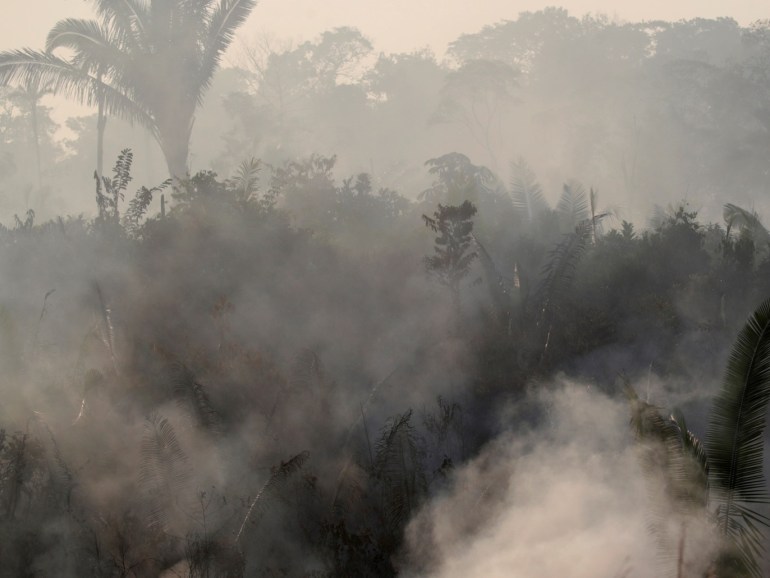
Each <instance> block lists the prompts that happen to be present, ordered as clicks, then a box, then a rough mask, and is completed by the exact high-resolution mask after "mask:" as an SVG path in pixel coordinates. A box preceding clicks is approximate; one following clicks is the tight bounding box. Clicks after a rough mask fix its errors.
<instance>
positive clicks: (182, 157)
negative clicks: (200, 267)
mask: <svg viewBox="0 0 770 578" xmlns="http://www.w3.org/2000/svg"><path fill="white" fill-rule="evenodd" d="M92 2H93V4H94V6H95V9H96V12H97V14H98V16H99V18H100V21H96V20H78V19H67V20H62V21H61V22H59V23H58V24H57V25H56V26H54V28H53V29H52V30H51V32H50V33H49V34H48V39H47V42H46V51H45V52H40V51H35V50H31V49H21V50H13V51H7V52H2V53H0V84H1V85H8V84H13V83H21V84H25V83H27V82H35V83H39V84H41V85H47V84H50V86H51V87H52V89H53V91H54V93H56V94H62V95H64V96H66V97H69V98H72V99H74V100H76V101H78V102H80V103H82V104H86V105H89V106H91V105H97V107H98V110H99V117H98V122H99V140H100V144H99V147H100V149H101V139H102V135H103V131H104V125H105V120H106V115H113V116H117V117H120V118H123V119H125V120H128V121H129V122H132V123H134V122H136V123H139V124H141V125H143V126H145V127H146V128H147V129H148V130H149V131H150V132H151V133H152V134H153V136H154V137H155V139H156V140H157V141H158V144H159V145H160V148H161V150H162V151H163V155H164V157H165V159H166V164H167V165H168V169H169V172H170V174H171V175H172V176H175V177H184V176H185V175H187V173H188V156H189V148H190V135H191V132H192V127H193V122H194V116H195V111H196V109H197V108H198V106H200V105H201V104H202V102H203V97H204V94H205V92H206V89H207V88H208V87H209V85H210V83H211V80H212V78H213V76H214V73H215V72H216V70H217V68H218V66H219V62H220V59H221V57H222V54H223V53H224V52H225V50H226V49H227V47H228V46H229V45H230V43H231V42H232V40H233V37H234V34H235V30H236V29H237V28H238V27H239V26H240V25H241V24H242V23H243V22H244V21H245V20H246V18H247V17H248V15H249V14H250V12H251V10H252V9H253V8H254V6H255V5H256V0H218V1H217V0H149V1H147V0H92ZM62 48H64V49H68V50H69V51H70V52H71V56H70V57H69V59H65V58H61V57H59V56H56V55H55V54H54V52H55V51H57V50H59V49H62ZM101 156H102V155H101V152H98V153H97V157H98V160H97V165H100V164H101V161H100V160H99V159H101ZM98 170H100V168H99V169H98Z"/></svg>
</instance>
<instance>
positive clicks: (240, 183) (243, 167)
mask: <svg viewBox="0 0 770 578" xmlns="http://www.w3.org/2000/svg"><path fill="white" fill-rule="evenodd" d="M261 170H262V163H261V162H260V161H259V159H256V158H254V157H251V158H250V159H247V160H244V161H242V162H241V164H240V165H239V166H238V170H237V171H236V172H235V176H234V177H233V178H232V184H233V186H234V187H235V189H236V190H237V191H238V193H239V195H241V198H242V199H243V200H248V199H249V198H251V196H252V195H253V194H254V193H256V192H257V190H258V188H259V173H260V171H261Z"/></svg>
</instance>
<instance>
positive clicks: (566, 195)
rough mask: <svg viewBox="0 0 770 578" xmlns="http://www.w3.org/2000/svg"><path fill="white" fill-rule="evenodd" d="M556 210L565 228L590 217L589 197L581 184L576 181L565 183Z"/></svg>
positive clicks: (568, 228)
mask: <svg viewBox="0 0 770 578" xmlns="http://www.w3.org/2000/svg"><path fill="white" fill-rule="evenodd" d="M556 211H557V212H558V213H559V220H560V221H561V223H562V226H563V227H564V228H565V229H567V230H570V229H572V228H574V227H575V226H576V225H578V223H581V222H582V221H585V220H586V219H588V218H590V217H591V214H590V212H589V199H588V196H587V195H586V191H585V189H584V188H583V185H581V184H580V183H578V182H577V181H570V182H568V183H565V184H564V187H563V188H562V193H561V197H559V203H558V204H557V205H556Z"/></svg>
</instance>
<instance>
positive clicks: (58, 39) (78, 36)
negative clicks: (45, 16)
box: [45, 18, 126, 72]
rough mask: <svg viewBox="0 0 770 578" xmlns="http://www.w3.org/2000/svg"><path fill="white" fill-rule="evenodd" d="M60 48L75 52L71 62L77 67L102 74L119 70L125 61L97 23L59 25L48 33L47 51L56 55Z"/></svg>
mask: <svg viewBox="0 0 770 578" xmlns="http://www.w3.org/2000/svg"><path fill="white" fill-rule="evenodd" d="M58 48H67V49H69V50H71V51H72V53H73V55H72V58H71V59H70V62H71V63H72V64H73V65H75V66H76V67H79V68H80V67H87V68H91V69H101V70H102V71H103V72H108V71H115V70H119V68H120V67H119V64H120V63H121V62H123V61H125V58H126V57H125V55H124V52H123V51H121V50H120V45H119V44H118V43H117V42H116V39H115V38H112V37H111V36H110V31H109V30H107V29H106V28H104V27H103V26H102V25H100V24H99V23H98V22H97V21H95V20H81V19H74V18H68V19H66V20H61V21H59V22H58V23H57V24H56V25H55V26H54V27H53V28H52V29H51V31H50V32H49V33H48V38H47V39H46V47H45V49H46V51H47V52H53V51H54V50H57V49H58Z"/></svg>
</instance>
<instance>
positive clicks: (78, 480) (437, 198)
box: [0, 151, 770, 576]
mask: <svg viewBox="0 0 770 578" xmlns="http://www.w3.org/2000/svg"><path fill="white" fill-rule="evenodd" d="M131 162H132V155H131V153H130V151H124V153H122V155H121V156H120V158H119V160H118V163H117V164H116V166H115V171H114V175H113V177H112V178H111V179H105V183H103V184H104V186H103V187H100V189H99V196H98V197H97V201H98V208H99V214H98V216H97V217H96V218H94V219H90V220H86V219H83V218H63V219H58V220H56V221H51V222H48V223H44V224H36V223H34V216H33V214H32V213H30V214H29V216H28V218H27V219H26V220H24V221H22V220H21V219H19V220H18V222H17V224H16V226H15V227H13V228H9V229H5V230H3V232H2V253H0V255H1V259H2V262H1V266H2V270H3V272H4V278H5V279H6V281H5V282H4V284H3V294H2V299H3V309H2V329H3V332H2V337H3V350H2V351H3V357H2V363H3V375H4V376H5V378H4V385H3V399H4V404H3V406H2V414H1V417H2V423H3V424H4V428H5V429H4V430H3V435H2V451H1V453H0V456H1V458H0V467H1V468H2V469H1V470H0V472H1V474H2V475H1V477H0V480H1V481H2V484H1V485H0V498H2V513H3V515H2V533H3V540H2V544H3V550H2V556H3V561H4V564H3V566H4V569H3V572H4V573H5V574H7V575H36V574H41V573H42V574H50V573H51V572H53V570H52V568H54V567H55V568H59V569H62V568H64V569H66V571H65V570H57V571H56V572H57V573H58V572H60V571H61V572H64V573H65V574H67V575H73V576H74V575H78V576H83V575H100V576H103V575H124V576H128V575H137V576H139V575H152V574H155V573H157V572H159V571H160V570H162V569H164V568H168V567H171V566H173V565H174V564H176V563H177V562H179V561H180V560H183V559H184V560H186V561H187V562H186V563H187V564H188V565H189V572H190V573H191V575H195V576H197V575H241V574H242V573H245V574H246V575H284V574H287V575H330V576H363V575H394V574H396V573H398V572H399V570H407V569H408V568H410V566H411V565H412V564H414V563H415V561H413V560H410V557H409V551H408V549H406V550H405V549H404V542H403V532H404V528H405V525H406V524H407V523H408V521H409V520H410V518H411V516H412V515H413V514H414V513H415V512H416V511H417V510H418V509H419V508H420V507H421V506H422V505H423V504H425V503H426V502H427V501H429V500H431V497H432V496H435V495H437V493H441V492H443V491H445V490H446V489H447V488H448V487H451V485H452V483H453V482H452V480H453V471H454V470H455V468H457V467H459V466H460V465H461V464H463V463H464V462H465V461H466V460H468V459H469V458H471V457H473V456H474V455H477V454H478V452H479V451H480V449H481V448H482V447H483V446H484V445H485V444H486V443H488V442H489V441H491V440H492V439H493V438H494V437H495V436H496V435H498V434H499V433H501V431H503V430H505V429H508V428H511V427H513V428H526V427H532V426H536V424H537V423H538V422H539V421H540V420H542V419H543V416H542V411H543V408H542V407H538V406H537V405H533V406H532V407H531V408H530V409H529V410H528V411H527V412H525V414H524V415H523V416H522V419H524V420H525V421H524V422H522V423H513V424H510V423H504V424H501V423H500V422H499V421H498V418H499V415H498V410H499V408H500V407H502V406H503V405H505V404H516V403H526V400H527V391H528V388H531V387H542V388H548V387H550V386H549V385H548V383H549V379H550V376H552V375H553V374H554V372H557V371H562V372H566V373H568V374H569V375H571V376H573V377H576V378H577V377H579V378H580V379H584V380H588V381H590V383H592V384H594V386H595V387H598V388H601V389H604V390H606V391H607V392H608V393H609V394H610V395H615V396H622V395H623V388H622V387H621V385H619V383H618V376H619V375H624V376H626V379H637V378H639V377H643V376H647V374H648V372H649V370H650V367H651V366H652V367H654V371H655V372H656V374H658V375H660V376H664V377H665V378H666V379H667V380H668V382H669V383H671V384H674V385H672V386H671V387H672V388H674V387H675V385H676V390H673V389H672V391H669V392H665V391H663V392H660V394H661V395H664V396H670V397H671V398H674V399H675V398H676V397H677V396H678V395H679V396H683V395H685V394H686V393H687V387H686V386H682V385H681V383H684V382H686V381H689V382H692V383H698V382H705V383H713V375H715V374H719V373H721V371H722V366H723V365H724V363H725V359H726V348H727V347H728V346H729V344H730V343H731V342H732V341H733V338H734V335H735V332H736V330H737V329H738V328H739V327H740V325H741V324H742V322H743V319H744V318H745V317H746V315H747V314H748V313H749V312H750V311H751V309H752V308H753V307H754V306H755V304H757V303H758V302H759V301H760V300H761V298H762V297H763V296H765V295H768V294H769V292H770V288H768V287H767V286H766V285H767V273H766V271H767V268H768V267H770V255H768V245H767V238H766V236H767V232H766V231H765V230H764V228H762V226H761V224H760V223H758V222H756V221H751V222H749V221H748V220H747V219H748V217H750V216H751V215H750V214H748V213H747V212H745V211H744V212H741V210H740V209H739V208H737V207H728V208H727V209H726V213H725V214H726V217H727V218H728V219H729V220H728V221H727V222H726V223H721V224H705V223H701V222H699V220H698V218H697V215H696V214H695V213H694V212H692V211H690V210H688V208H687V207H686V206H680V207H678V208H676V209H673V210H672V211H671V212H669V213H667V214H665V215H661V220H660V222H659V223H658V224H657V225H656V226H655V227H653V228H649V229H646V230H643V231H637V230H635V228H634V226H633V225H632V224H630V223H628V222H622V223H620V224H619V226H618V227H614V228H613V227H610V226H609V225H610V220H609V216H606V215H605V216H602V215H601V214H598V215H597V214H594V215H593V218H592V216H591V208H590V207H591V206H592V203H591V202H589V200H590V199H589V197H590V193H588V194H587V193H586V192H585V191H583V190H582V189H579V188H577V187H574V186H573V187H570V186H565V188H564V190H563V192H562V199H561V202H560V204H559V206H558V208H557V209H551V208H549V207H548V206H547V205H546V204H545V203H541V204H540V205H539V206H538V207H537V208H535V209H534V210H532V211H529V210H528V208H527V205H526V204H525V203H523V200H524V197H523V196H522V195H521V194H518V195H517V194H516V193H515V192H514V193H513V194H512V193H511V192H509V191H505V190H504V189H503V188H502V187H500V186H499V185H498V188H495V189H492V188H490V187H489V186H488V183H487V184H485V183H484V182H482V181H480V180H478V179H477V178H476V176H478V175H479V174H485V173H484V171H483V170H482V168H481V167H476V166H474V165H472V164H470V163H469V162H468V161H467V159H465V158H464V157H461V156H460V155H456V154H453V155H448V156H446V157H442V158H439V159H434V160H433V161H431V163H430V165H431V167H432V168H433V169H436V170H435V171H434V174H435V175H436V178H435V182H434V184H433V186H432V187H431V189H430V190H429V192H428V193H429V194H426V195H425V197H426V200H424V201H422V202H410V201H408V200H406V199H404V198H403V197H401V196H400V195H398V194H397V193H395V192H393V191H387V190H381V191H374V190H372V188H371V183H370V180H369V177H368V176H367V175H363V174H362V175H358V176H357V177H355V178H351V179H345V180H343V181H342V182H341V183H338V182H336V181H335V180H334V179H333V178H332V176H331V169H332V167H333V164H334V161H333V159H324V158H320V157H314V158H311V159H308V160H305V161H297V162H293V163H288V164H286V165H285V166H282V167H280V168H273V169H270V170H268V171H266V174H262V175H261V179H259V178H258V177H259V174H258V173H257V171H256V169H257V167H258V165H257V164H256V163H245V164H244V166H243V167H242V169H241V171H240V173H239V175H238V177H236V178H234V179H231V180H228V181H221V180H218V179H217V178H216V177H215V175H213V174H212V173H205V172H203V173H198V174H197V175H195V176H194V177H193V178H192V179H190V180H189V181H188V182H187V183H186V184H185V185H184V186H183V187H179V188H176V189H175V190H173V191H169V190H168V189H166V192H165V193H162V189H161V188H158V189H157V190H154V191H150V190H148V189H146V188H144V187H143V188H140V189H139V191H138V193H137V195H136V197H135V198H133V199H131V200H128V199H124V194H125V192H126V191H127V189H128V186H129V181H130V168H131ZM260 181H263V182H265V183H266V185H265V187H264V188H258V182H260ZM151 194H156V195H158V194H170V195H171V196H173V203H171V202H169V205H170V208H169V209H168V210H167V211H166V213H165V215H157V216H154V217H151V218H146V217H145V214H144V212H145V209H146V207H147V206H148V202H147V201H148V197H149V196H150V195H151ZM457 196H463V197H469V198H472V199H473V200H472V204H471V201H466V202H465V203H463V204H461V205H452V204H451V203H452V199H453V198H456V197H457ZM427 197H430V200H427ZM593 204H595V201H594V202H593ZM284 207H292V208H291V210H289V209H288V208H284ZM436 207H438V208H436ZM431 211H432V212H433V216H432V217H429V216H428V214H430V213H431ZM421 215H422V216H423V217H422V219H421ZM530 217H531V219H530ZM422 220H424V221H425V223H426V224H427V225H429V227H428V228H426V227H424V226H423V225H422V224H421V221H422ZM295 222H298V223H301V225H297V224H295ZM433 231H435V233H434V232H433ZM434 237H435V240H434ZM434 241H435V250H434V249H432V248H431V245H432V244H433V243H434ZM693 360H698V362H697V363H693ZM679 382H681V383H679ZM533 384H537V385H534V386H533ZM685 397H686V395H685ZM527 424H528V425H527ZM478 491H481V490H478Z"/></svg>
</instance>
